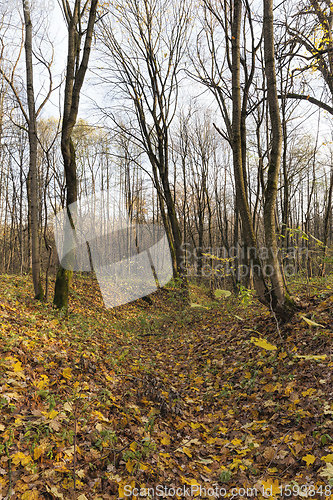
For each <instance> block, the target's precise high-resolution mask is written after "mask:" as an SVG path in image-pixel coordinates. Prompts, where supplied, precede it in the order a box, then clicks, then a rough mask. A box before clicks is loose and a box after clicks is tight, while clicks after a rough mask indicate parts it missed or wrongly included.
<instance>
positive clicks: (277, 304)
mask: <svg viewBox="0 0 333 500" xmlns="http://www.w3.org/2000/svg"><path fill="white" fill-rule="evenodd" d="M263 3H264V23H263V31H264V57H265V73H266V80H267V100H268V107H269V115H270V121H271V151H270V159H269V165H268V174H267V184H266V190H265V202H264V229H265V241H266V247H267V251H268V259H267V261H268V265H269V273H270V281H271V290H270V302H271V304H270V305H271V308H272V309H273V310H274V312H275V313H276V314H277V315H278V316H279V317H280V318H282V319H284V318H285V317H288V315H289V314H290V313H291V312H292V301H291V299H290V298H289V297H288V295H287V293H286V289H285V286H284V283H283V278H282V274H281V269H280V263H279V259H278V251H279V249H278V244H277V238H276V226H275V207H276V198H277V189H278V180H279V172H280V165H281V153H282V124H281V117H280V110H279V100H278V92H277V84H276V72H275V55H274V26H273V0H264V1H263Z"/></svg>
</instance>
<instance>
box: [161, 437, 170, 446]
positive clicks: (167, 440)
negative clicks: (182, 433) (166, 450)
mask: <svg viewBox="0 0 333 500" xmlns="http://www.w3.org/2000/svg"><path fill="white" fill-rule="evenodd" d="M161 444H165V445H169V444H170V436H168V435H166V436H164V437H163V438H162V439H161Z"/></svg>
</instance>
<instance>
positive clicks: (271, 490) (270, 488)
mask: <svg viewBox="0 0 333 500" xmlns="http://www.w3.org/2000/svg"><path fill="white" fill-rule="evenodd" d="M261 484H262V486H263V488H264V491H263V493H264V496H265V498H267V496H268V497H272V496H273V497H274V496H275V495H279V493H280V488H279V481H278V480H275V479H270V478H268V479H267V481H261Z"/></svg>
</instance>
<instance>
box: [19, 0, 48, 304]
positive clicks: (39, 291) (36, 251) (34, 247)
mask: <svg viewBox="0 0 333 500" xmlns="http://www.w3.org/2000/svg"><path fill="white" fill-rule="evenodd" d="M23 12H24V23H25V44H24V47H25V63H26V77H27V99H28V109H29V120H28V133H29V153H30V155H29V174H28V175H29V183H28V186H29V201H30V204H29V211H30V228H31V256H32V279H33V285H34V292H35V298H36V299H43V296H44V292H43V288H42V284H41V277H40V248H39V210H38V174H37V146H38V142H37V123H36V122H37V121H36V110H35V96H34V84H33V66H32V24H31V19H30V10H29V6H28V4H27V3H26V2H25V1H24V0H23Z"/></svg>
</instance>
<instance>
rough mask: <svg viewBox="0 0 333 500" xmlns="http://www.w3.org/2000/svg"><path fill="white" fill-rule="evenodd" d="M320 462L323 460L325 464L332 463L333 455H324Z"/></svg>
mask: <svg viewBox="0 0 333 500" xmlns="http://www.w3.org/2000/svg"><path fill="white" fill-rule="evenodd" d="M320 460H323V461H324V462H325V463H326V464H332V463H333V453H330V454H329V455H325V456H324V457H321V459H320Z"/></svg>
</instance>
